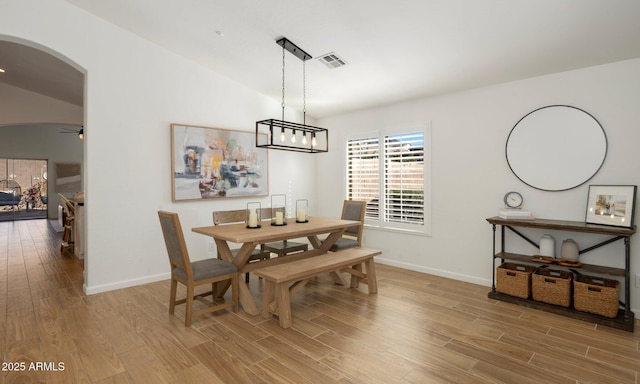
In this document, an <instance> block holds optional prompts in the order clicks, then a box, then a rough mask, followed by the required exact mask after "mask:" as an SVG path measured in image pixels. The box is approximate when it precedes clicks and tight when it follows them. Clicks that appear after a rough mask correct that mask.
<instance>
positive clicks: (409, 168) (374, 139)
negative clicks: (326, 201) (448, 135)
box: [347, 131, 430, 233]
mask: <svg viewBox="0 0 640 384" xmlns="http://www.w3.org/2000/svg"><path fill="white" fill-rule="evenodd" d="M426 155H427V154H426V152H425V133H424V131H416V132H409V133H400V134H380V135H369V136H367V137H359V138H354V139H349V140H347V198H348V199H352V200H366V201H367V202H368V203H367V211H366V214H365V219H366V223H367V224H368V225H372V226H377V227H380V228H387V229H397V230H407V231H415V232H421V233H429V231H430V217H429V214H428V213H429V209H428V208H429V206H428V204H426V202H427V201H428V198H426V197H428V195H427V194H426V191H427V187H428V185H427V182H426V179H427V173H426V170H427V167H426V165H427V164H428V162H427V161H426V158H427V157H428V156H426Z"/></svg>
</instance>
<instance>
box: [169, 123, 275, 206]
mask: <svg viewBox="0 0 640 384" xmlns="http://www.w3.org/2000/svg"><path fill="white" fill-rule="evenodd" d="M255 143H256V139H255V133H253V132H243V131H234V130H229V129H220V128H209V127H198V126H192V125H184V124H171V174H172V176H171V200H172V201H184V200H202V199H221V198H231V197H249V196H251V197H253V196H267V195H268V194H269V189H268V186H269V175H268V167H267V165H268V157H267V156H268V155H267V150H266V149H261V148H256V145H255Z"/></svg>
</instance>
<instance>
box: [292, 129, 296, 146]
mask: <svg viewBox="0 0 640 384" xmlns="http://www.w3.org/2000/svg"><path fill="white" fill-rule="evenodd" d="M291 142H292V143H293V144H295V143H296V130H295V129H294V130H293V132H292V133H291Z"/></svg>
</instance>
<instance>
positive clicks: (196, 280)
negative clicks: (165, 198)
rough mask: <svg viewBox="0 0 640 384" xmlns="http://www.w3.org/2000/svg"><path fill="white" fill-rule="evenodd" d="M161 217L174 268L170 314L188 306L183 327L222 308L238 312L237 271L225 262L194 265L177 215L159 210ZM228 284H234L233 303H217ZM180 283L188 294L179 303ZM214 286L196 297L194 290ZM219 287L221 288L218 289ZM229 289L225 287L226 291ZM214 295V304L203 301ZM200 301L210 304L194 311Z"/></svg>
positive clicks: (209, 261) (170, 259)
mask: <svg viewBox="0 0 640 384" xmlns="http://www.w3.org/2000/svg"><path fill="white" fill-rule="evenodd" d="M158 217H159V218H160V226H161V227H162V234H163V236H164V242H165V245H166V247H167V253H168V255H169V264H170V265H171V293H170V296H169V313H170V314H173V313H174V310H175V306H176V305H178V304H186V307H187V308H186V311H185V320H184V325H185V326H187V327H190V326H191V319H192V317H193V316H199V315H203V314H206V313H210V312H215V311H219V310H221V309H225V308H229V307H233V311H234V312H237V311H238V299H239V297H238V268H237V267H236V266H235V265H234V264H232V263H229V262H226V261H224V260H220V259H216V258H211V259H205V260H200V261H195V262H191V260H190V259H189V253H188V251H187V245H186V243H185V241H184V234H183V232H182V226H181V225H180V219H179V218H178V214H177V213H173V212H166V211H158ZM225 281H228V282H230V284H231V291H232V300H231V301H230V302H224V301H223V302H221V303H217V302H218V301H220V300H223V299H219V298H218V297H215V296H218V293H219V292H224V289H222V290H221V289H220V288H222V287H221V286H222V285H223V284H222V283H223V282H225ZM178 283H182V284H184V285H185V286H186V288H187V294H186V297H185V298H184V299H181V300H176V291H177V288H178ZM204 284H211V291H208V292H204V293H200V294H197V295H196V294H194V290H195V287H197V286H200V285H204ZM216 287H218V289H216ZM227 287H228V286H227V285H225V286H224V288H225V289H226V288H227ZM208 295H211V296H212V301H208V300H206V299H204V298H205V297H206V296H208ZM194 300H198V301H200V302H202V303H204V304H206V305H207V308H205V309H200V310H197V311H194V310H193V301H194Z"/></svg>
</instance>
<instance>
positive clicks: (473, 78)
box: [0, 0, 640, 118]
mask: <svg viewBox="0 0 640 384" xmlns="http://www.w3.org/2000/svg"><path fill="white" fill-rule="evenodd" d="M66 1H68V2H69V3H72V4H75V5H76V6H78V7H80V8H83V9H85V10H86V11H88V12H90V13H93V14H95V15H97V16H99V17H101V18H103V19H105V20H107V21H109V22H111V23H113V24H116V25H119V26H120V27H122V28H124V29H126V30H129V31H131V32H133V33H135V34H137V35H139V36H141V37H143V38H145V39H147V40H149V41H152V42H154V43H156V44H158V45H160V46H163V47H165V48H167V49H169V50H172V51H174V52H176V53H178V54H180V55H182V56H184V57H187V58H189V59H191V60H194V61H196V62H198V63H201V64H202V65H205V66H208V67H210V68H212V69H213V70H214V71H216V72H218V73H220V74H222V75H224V76H227V77H229V78H231V79H234V80H235V81H237V82H239V83H242V84H244V85H246V86H247V87H249V88H252V89H255V90H256V91H258V92H260V93H263V94H266V95H268V96H270V97H272V98H274V99H276V100H280V99H281V97H282V48H280V47H279V46H278V45H277V44H276V43H275V40H276V39H277V38H279V37H281V36H285V37H287V38H288V39H289V40H291V41H293V42H294V43H295V44H297V45H298V46H300V47H301V48H302V49H303V50H305V51H306V52H308V53H309V54H311V55H312V56H313V57H314V59H313V60H309V61H307V63H306V76H307V78H306V86H307V91H306V100H307V113H308V114H309V115H310V116H312V117H317V118H319V117H326V116H331V115H335V114H340V113H344V112H348V111H353V110H358V109H363V108H371V107H375V106H379V105H386V104H390V103H395V102H399V101H403V100H407V99H413V98H417V97H425V96H433V95H438V94H444V93H449V92H455V91H459V90H463V89H469V88H475V87H480V86H485V85H489V84H496V83H501V82H507V81H512V80H517V79H523V78H528V77H533V76H539V75H544V74H549V73H556V72H562V71H566V70H572V69H577V68H583V67H588V66H593V65H599V64H605V63H610V62H615V61H620V60H625V59H631V58H638V57H640V21H639V20H640V1H638V0H394V1H388V0H387V1H382V0H323V1H318V0H260V1H258V0H180V1H176V0H173V1H172V0H136V1H131V0H110V1H104V0H66ZM0 49H1V46H0ZM330 52H335V53H336V54H337V55H339V56H340V57H342V58H343V59H344V60H345V61H346V62H347V63H348V64H347V65H346V66H344V67H342V68H338V69H329V68H327V67H326V66H324V65H323V64H322V63H320V62H319V61H318V60H316V58H317V57H319V56H321V55H324V54H326V53H330ZM2 57H3V53H2V51H1V50H0V60H1V59H2ZM285 57H286V64H285V86H286V94H285V96H286V98H285V103H286V105H287V106H290V107H293V108H300V107H301V104H302V92H301V91H302V61H300V60H299V59H297V58H296V57H294V56H293V55H291V54H289V53H288V52H287V53H286V55H285ZM1 65H2V63H0V66H1ZM0 81H3V80H2V76H0Z"/></svg>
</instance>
